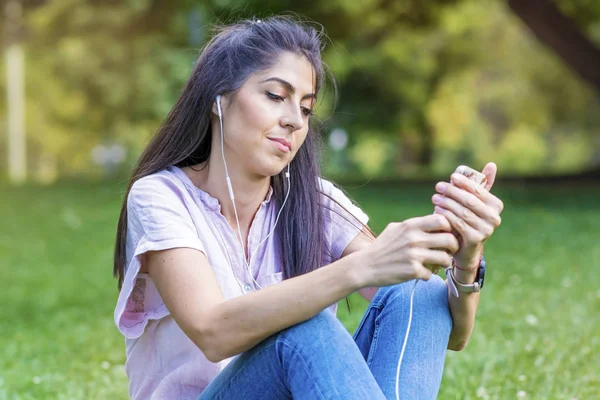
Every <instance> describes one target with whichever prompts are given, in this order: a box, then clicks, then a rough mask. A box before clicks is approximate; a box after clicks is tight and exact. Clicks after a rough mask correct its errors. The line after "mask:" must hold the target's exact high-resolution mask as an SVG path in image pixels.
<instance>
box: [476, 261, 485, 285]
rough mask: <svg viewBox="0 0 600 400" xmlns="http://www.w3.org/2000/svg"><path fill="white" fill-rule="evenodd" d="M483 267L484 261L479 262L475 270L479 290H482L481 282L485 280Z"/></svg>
mask: <svg viewBox="0 0 600 400" xmlns="http://www.w3.org/2000/svg"><path fill="white" fill-rule="evenodd" d="M485 266H486V262H485V260H484V259H482V260H481V263H480V264H479V269H478V270H477V282H479V289H481V288H483V281H484V280H485Z"/></svg>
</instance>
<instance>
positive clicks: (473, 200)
mask: <svg viewBox="0 0 600 400" xmlns="http://www.w3.org/2000/svg"><path fill="white" fill-rule="evenodd" d="M457 179H458V180H461V181H462V179H467V178H465V177H464V176H459V177H458V178H457ZM463 183H464V182H463ZM471 183H472V182H471ZM439 188H441V192H440V191H439V193H440V194H443V196H439V195H437V196H436V195H434V196H433V197H432V199H431V200H432V202H433V204H435V205H442V206H443V203H444V201H445V200H446V199H453V200H454V201H456V202H457V203H459V204H461V205H463V206H464V207H466V208H468V209H469V210H471V211H473V212H474V213H476V214H477V215H480V216H483V215H485V212H486V208H487V207H486V204H485V203H484V202H483V201H482V199H481V198H479V197H478V196H477V195H476V194H474V193H472V192H469V191H468V190H465V189H463V188H461V187H458V186H454V185H439V184H438V185H437V186H436V189H439ZM482 190H483V189H482Z"/></svg>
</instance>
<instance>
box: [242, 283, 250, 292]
mask: <svg viewBox="0 0 600 400" xmlns="http://www.w3.org/2000/svg"><path fill="white" fill-rule="evenodd" d="M251 290H252V286H250V284H249V283H246V284H245V285H244V291H245V292H249V291H251Z"/></svg>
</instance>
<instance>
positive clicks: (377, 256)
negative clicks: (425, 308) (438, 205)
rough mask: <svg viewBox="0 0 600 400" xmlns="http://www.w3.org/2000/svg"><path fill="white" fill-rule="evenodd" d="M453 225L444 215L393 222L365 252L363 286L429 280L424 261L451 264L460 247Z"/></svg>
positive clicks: (426, 262) (429, 272) (434, 263)
mask: <svg viewBox="0 0 600 400" xmlns="http://www.w3.org/2000/svg"><path fill="white" fill-rule="evenodd" d="M451 231H452V226H451V225H450V222H449V221H448V219H446V217H444V216H442V215H439V214H438V215H436V214H433V215H427V216H424V217H417V218H411V219H408V220H406V221H404V222H400V223H398V222H393V223H391V224H389V225H388V226H387V227H386V228H385V229H384V230H383V232H381V234H380V235H379V236H378V237H377V239H375V241H374V242H372V243H370V244H369V246H368V247H367V248H365V249H364V250H363V251H362V252H363V253H362V254H363V255H364V263H362V265H363V266H364V268H363V272H364V273H363V275H362V276H363V279H362V283H363V284H362V286H363V287H369V286H375V287H380V286H389V285H394V284H396V283H400V282H406V281H409V280H412V279H424V280H428V279H429V278H430V277H431V270H429V269H427V268H426V267H425V266H424V264H433V265H448V264H449V263H450V261H451V260H450V256H449V254H448V253H450V254H453V253H455V252H456V251H457V250H458V240H457V239H456V237H454V235H452V233H451Z"/></svg>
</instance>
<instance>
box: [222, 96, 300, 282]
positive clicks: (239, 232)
mask: <svg viewBox="0 0 600 400" xmlns="http://www.w3.org/2000/svg"><path fill="white" fill-rule="evenodd" d="M216 100H217V111H218V115H219V128H220V133H221V157H222V158H223V165H224V167H225V180H226V182H227V189H228V191H229V197H230V199H231V202H232V204H233V212H234V214H235V221H236V223H237V233H238V240H239V242H240V245H241V246H242V252H243V254H242V256H243V258H244V264H245V265H246V270H247V272H248V274H249V275H250V278H251V279H252V281H253V282H254V284H255V285H256V286H258V287H259V288H260V289H262V286H261V285H260V284H259V283H258V282H257V281H256V279H254V274H253V273H252V269H251V268H250V262H252V259H253V258H254V255H255V254H256V252H257V251H258V249H259V248H260V246H262V245H263V243H265V242H266V241H267V239H268V238H269V237H270V236H271V235H272V234H273V232H275V228H276V227H277V222H278V221H279V216H280V215H281V211H283V207H284V206H285V203H286V202H287V199H288V196H289V195H290V188H291V183H290V164H288V166H287V172H286V173H285V177H286V178H287V183H288V184H287V192H286V195H285V198H284V200H283V203H282V204H281V208H280V209H279V212H278V213H277V218H276V219H275V224H274V225H273V229H272V230H271V232H269V234H268V235H267V236H266V237H265V238H264V239H263V240H262V241H261V242H260V243H259V244H258V246H256V248H255V249H254V252H253V253H252V254H251V255H250V254H249V255H248V256H249V258H247V257H246V245H245V244H244V239H243V236H242V230H241V227H240V220H239V217H238V212H237V207H236V205H235V196H234V194H233V186H232V184H231V178H230V177H229V170H228V169H227V161H225V146H224V139H223V136H224V135H223V114H222V112H221V96H220V95H218V96H217V98H216Z"/></svg>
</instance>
